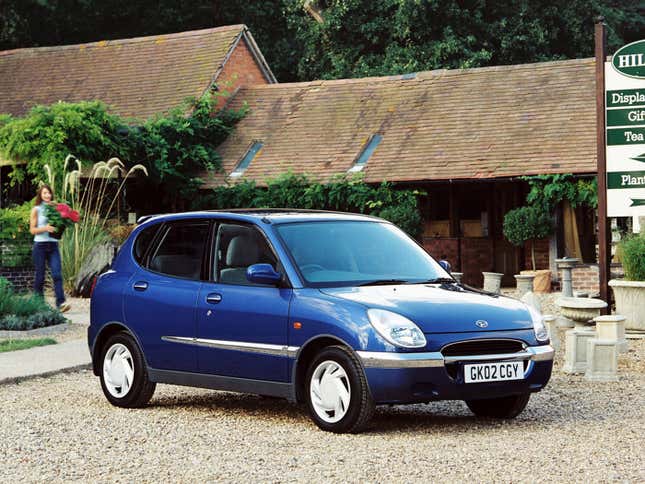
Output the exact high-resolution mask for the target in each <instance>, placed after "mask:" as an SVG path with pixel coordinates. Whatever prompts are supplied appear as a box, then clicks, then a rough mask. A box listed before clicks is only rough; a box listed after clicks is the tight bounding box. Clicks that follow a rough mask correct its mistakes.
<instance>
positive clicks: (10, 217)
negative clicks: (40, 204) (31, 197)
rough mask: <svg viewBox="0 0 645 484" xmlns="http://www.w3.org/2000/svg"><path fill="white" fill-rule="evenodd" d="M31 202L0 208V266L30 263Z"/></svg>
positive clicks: (17, 265) (31, 237) (16, 265)
mask: <svg viewBox="0 0 645 484" xmlns="http://www.w3.org/2000/svg"><path fill="white" fill-rule="evenodd" d="M32 206H33V204H32V203H31V202H26V203H23V204H22V205H19V206H15V207H9V208H2V209H0V266H3V267H20V266H24V265H28V264H30V263H31V243H32V240H33V236H32V235H31V234H30V233H29V212H30V210H31V207H32Z"/></svg>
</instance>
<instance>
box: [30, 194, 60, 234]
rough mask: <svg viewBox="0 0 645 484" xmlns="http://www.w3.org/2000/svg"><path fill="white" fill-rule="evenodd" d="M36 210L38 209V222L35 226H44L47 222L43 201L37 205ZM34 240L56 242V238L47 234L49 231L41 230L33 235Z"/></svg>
mask: <svg viewBox="0 0 645 484" xmlns="http://www.w3.org/2000/svg"><path fill="white" fill-rule="evenodd" d="M36 210H37V211H38V223H37V224H36V227H37V228H40V227H44V226H45V225H47V224H48V223H49V222H48V221H47V215H45V202H43V203H41V204H40V205H37V206H36ZM34 242H58V239H55V238H54V237H52V236H51V235H49V232H41V233H40V234H36V235H34Z"/></svg>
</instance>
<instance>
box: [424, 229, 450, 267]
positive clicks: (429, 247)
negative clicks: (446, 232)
mask: <svg viewBox="0 0 645 484" xmlns="http://www.w3.org/2000/svg"><path fill="white" fill-rule="evenodd" d="M458 244H459V239H457V238H448V237H446V238H444V237H424V238H423V248H424V249H425V250H426V251H427V252H428V254H430V255H431V256H432V257H434V258H435V259H437V261H438V260H439V259H440V258H441V256H442V255H443V254H445V255H446V257H447V259H448V262H450V264H451V265H452V270H453V271H457V272H459V270H458V267H459V261H458V260H457V259H458V256H459V250H458Z"/></svg>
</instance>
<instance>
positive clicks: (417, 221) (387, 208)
mask: <svg viewBox="0 0 645 484" xmlns="http://www.w3.org/2000/svg"><path fill="white" fill-rule="evenodd" d="M421 194H422V193H421V192H418V191H416V190H397V189H396V188H395V187H394V186H393V185H392V184H391V183H388V182H383V183H381V184H380V185H378V186H372V185H369V184H368V183H365V181H364V180H363V179H362V177H361V175H360V174H359V175H354V176H347V175H341V176H337V177H335V178H334V179H332V180H331V181H330V182H329V183H318V182H315V181H312V180H310V179H309V178H308V177H307V176H306V175H302V174H294V173H291V172H288V173H285V174H283V175H280V176H278V177H276V178H273V179H270V180H268V181H267V186H266V187H259V186H257V185H256V184H255V183H254V182H252V181H242V182H240V183H237V184H235V185H229V186H220V187H216V188H214V189H213V190H212V191H211V193H210V195H208V196H206V197H200V198H199V199H197V200H196V201H195V202H194V203H193V206H192V208H193V209H204V208H222V209H231V208H280V207H281V208H304V209H315V210H337V211H341V212H355V213H364V214H369V215H374V216H377V217H381V218H384V219H386V220H389V221H390V222H392V223H394V224H396V225H398V226H399V227H401V228H402V229H403V230H405V231H406V232H407V233H408V234H410V235H411V236H412V237H415V238H416V237H419V236H420V235H421V231H422V219H421V214H420V213H419V210H418V208H417V196H418V195H421Z"/></svg>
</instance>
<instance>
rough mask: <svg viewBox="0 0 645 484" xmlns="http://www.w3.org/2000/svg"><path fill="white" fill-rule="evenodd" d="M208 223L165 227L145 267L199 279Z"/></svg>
mask: <svg viewBox="0 0 645 484" xmlns="http://www.w3.org/2000/svg"><path fill="white" fill-rule="evenodd" d="M208 227H209V225H208V223H206V222H204V223H179V224H173V225H170V226H169V227H168V228H167V230H165V232H164V234H163V236H162V237H161V240H160V242H159V245H158V246H157V248H156V250H155V251H154V253H153V254H152V255H151V256H150V259H149V263H148V268H149V269H150V270H153V271H155V272H160V273H162V274H167V275H169V276H175V277H183V278H186V279H194V280H199V279H200V277H201V268H202V259H203V257H204V247H205V245H206V241H207V240H208Z"/></svg>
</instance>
